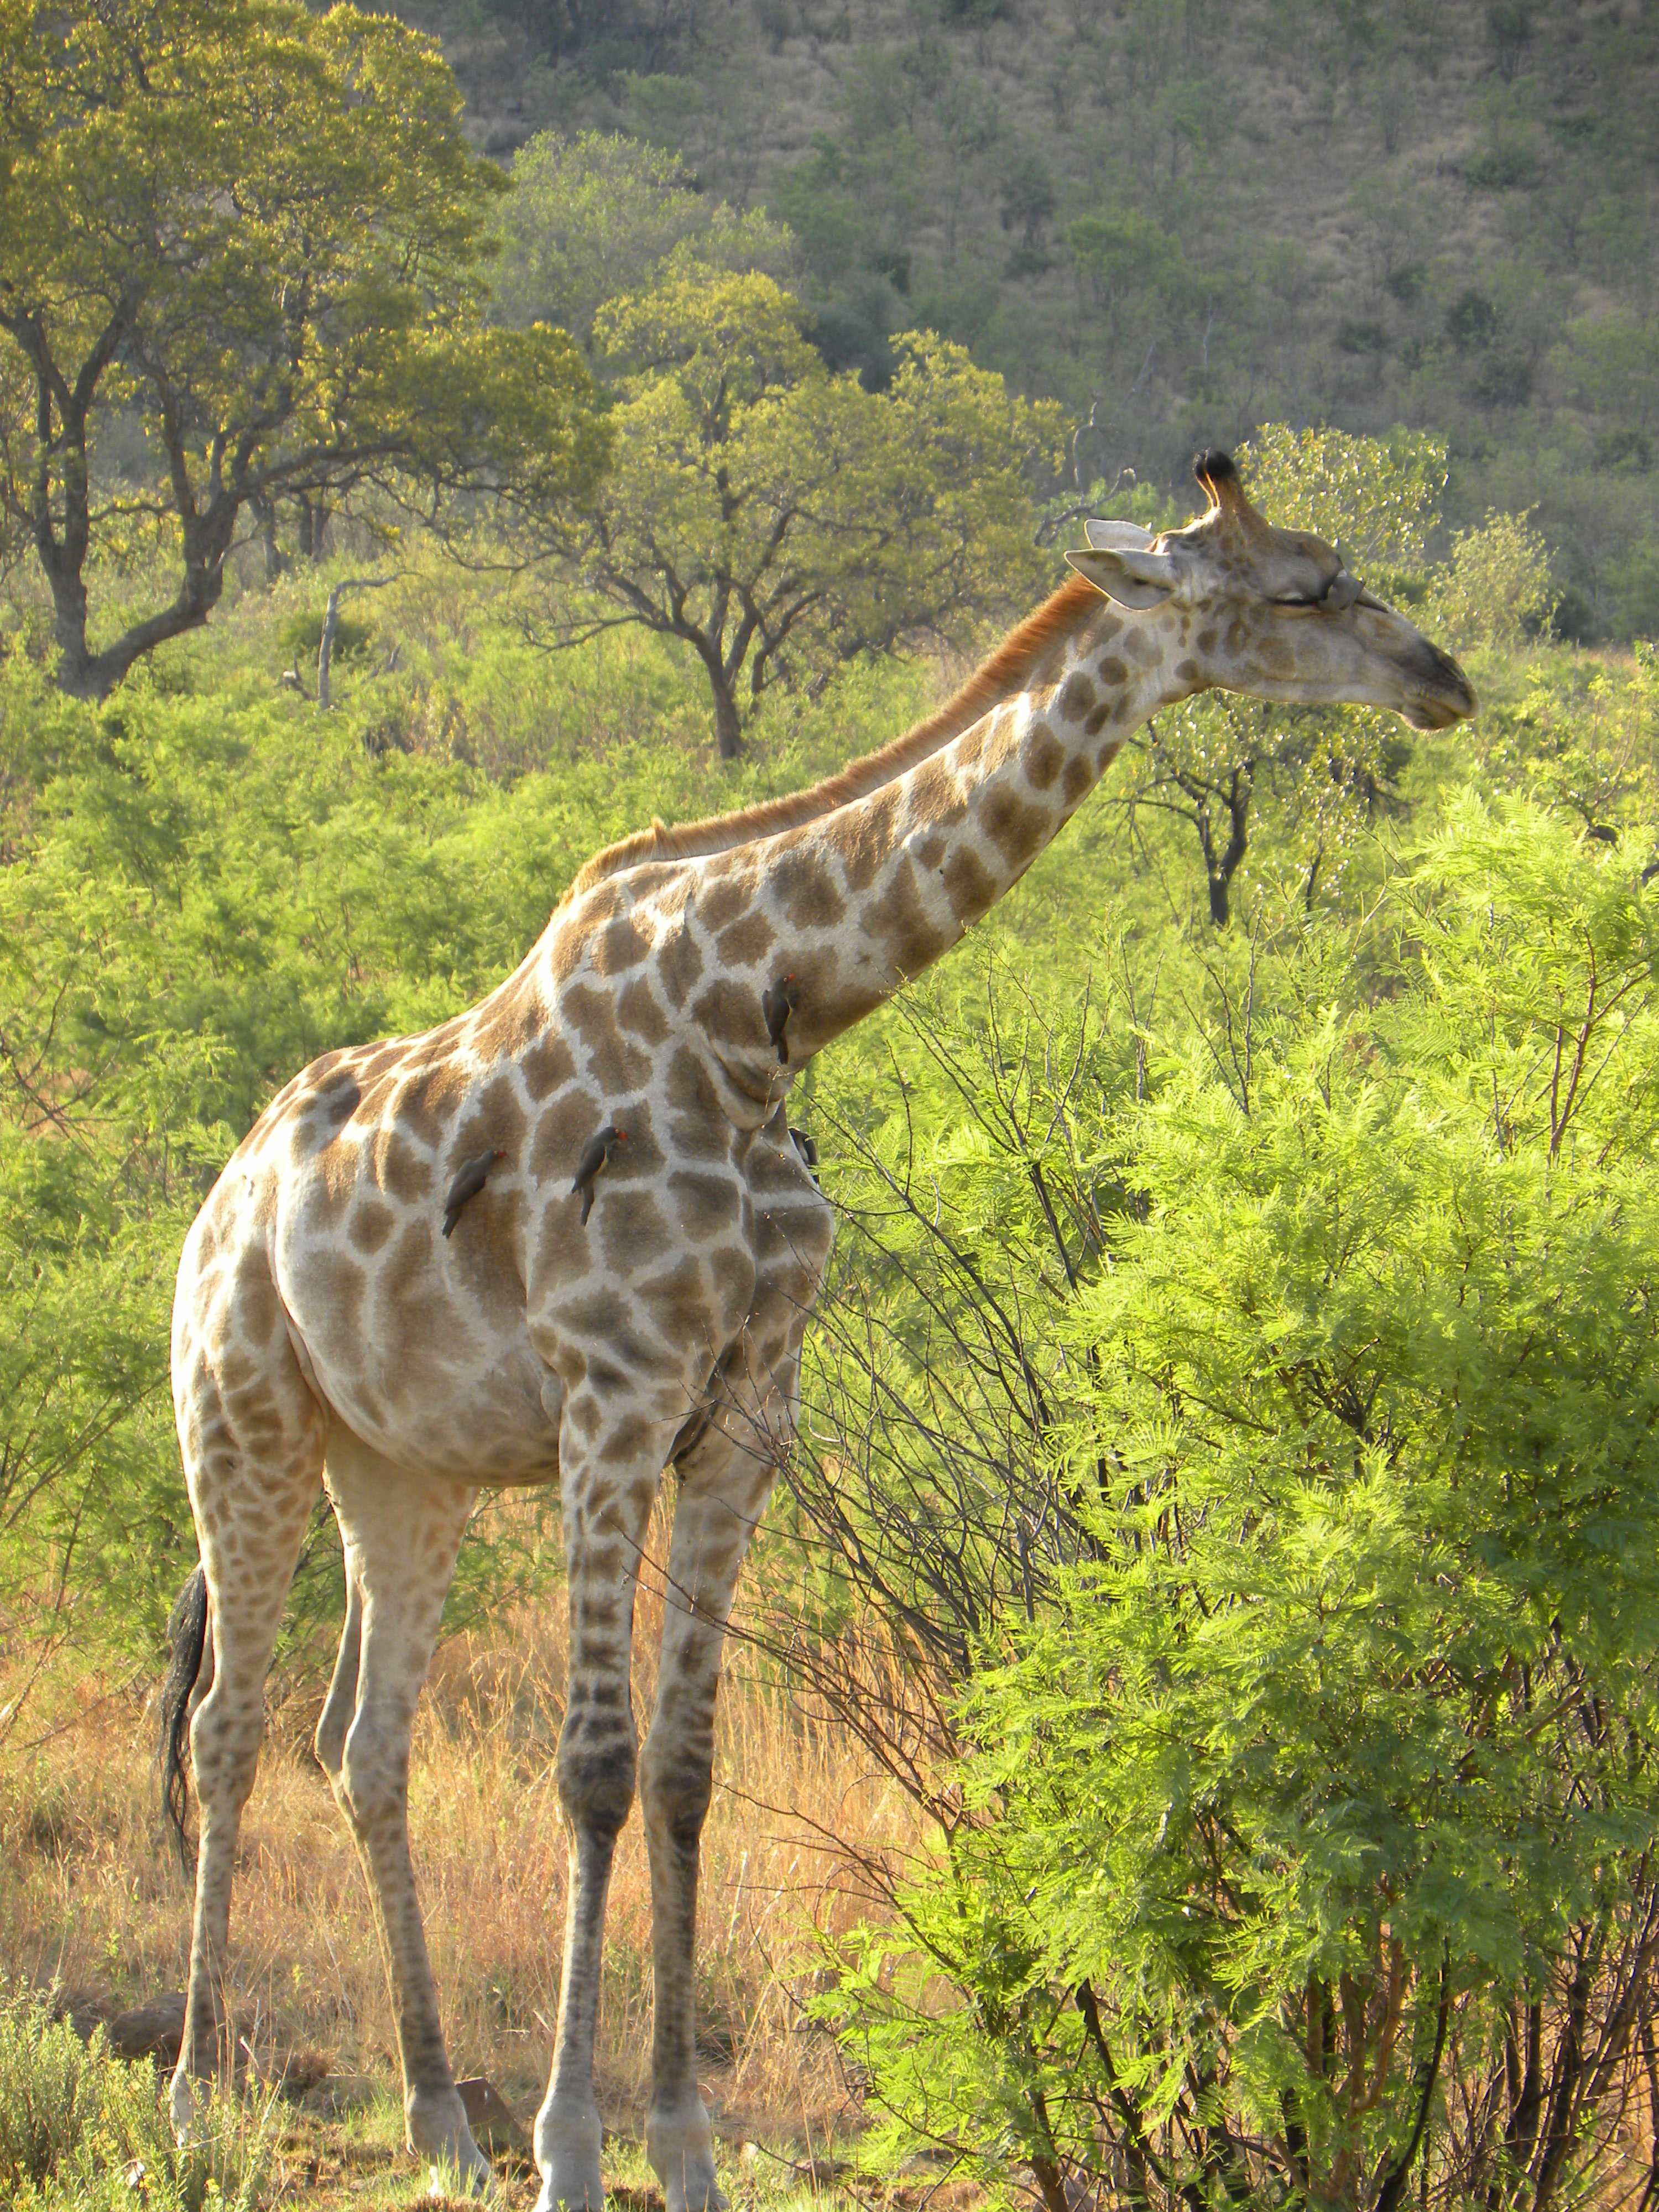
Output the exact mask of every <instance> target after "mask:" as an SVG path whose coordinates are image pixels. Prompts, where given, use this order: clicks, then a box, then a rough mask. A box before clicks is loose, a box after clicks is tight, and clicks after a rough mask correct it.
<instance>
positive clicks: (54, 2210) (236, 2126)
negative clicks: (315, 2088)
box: [0, 1982, 275, 2212]
mask: <svg viewBox="0 0 1659 2212" xmlns="http://www.w3.org/2000/svg"><path fill="white" fill-rule="evenodd" d="M274 2106H275V2100H274V2099H269V2098H268V2099H267V2100H265V2101H264V2106H263V2108H262V2109H259V2108H256V2107H255V2106H252V2105H246V2104H244V2103H242V2102H241V2101H240V2100H239V2099H238V2098H237V2097H236V2095H235V2094H234V2092H232V2093H223V2092H222V2093H214V2094H211V2095H210V2094H209V2093H207V2092H206V2091H205V2090H204V2092H203V2093H202V2096H201V2100H200V2109H199V2111H198V2113H197V2126H196V2130H195V2134H194V2137H193V2140H192V2141H191V2143H190V2144H189V2145H187V2146H185V2147H183V2148H181V2147H180V2146H179V2145H178V2144H177V2143H175V2142H174V2141H173V2124H172V2121H171V2119H170V2118H169V2117H168V2114H167V2108H166V2106H165V2103H164V2101H163V2088H162V2085H161V2081H160V2079H159V2077H158V2076H157V2074H156V2072H155V2069H154V2068H153V2067H152V2066H150V2065H149V2064H148V2063H142V2064H138V2065H131V2066H130V2065H125V2064H123V2063H122V2062H121V2061H120V2060H119V2059H118V2058H115V2057H112V2056H111V2053H110V2050H109V2045H108V2044H107V2043H106V2041H105V2039H104V2034H103V2031H102V2029H101V2028H100V2030H99V2031H98V2032H97V2033H96V2034H95V2035H94V2037H93V2039H92V2041H91V2042H90V2043H89V2044H83V2043H82V2041H81V2039H80V2038H79V2036H77V2035H76V2033H75V2030H74V2028H73V2027H70V2023H69V2022H68V2021H66V2020H58V2019H54V2018H53V2016H52V2007H51V2004H50V2002H49V2001H48V2000H47V1999H46V1997H44V1996H41V1995H40V1993H39V1992H37V1991H33V1990H23V1989H19V1988H15V1987H8V1986H7V1985H6V1984H4V1983H3V1982H0V2202H3V2203H6V2204H8V2205H11V2206H14V2207H15V2208H16V2209H17V2212H103V2208H106V2207H107V2208H108V2212H134V2208H142V2212H204V2207H206V2206H208V2205H212V2206H213V2207H214V2212H258V2208H259V2207H260V2206H262V2205H264V2204H265V2203H268V2202H269V2201H270V2197H271V2195H272V2194H273V2193H274V2192H273V2191H271V2190H270V2187H269V2186H268V2184H269V2179H270V2158H271V2151H272V2148H273V2136H272V2129H271V2118H272V2113H273V2111H274Z"/></svg>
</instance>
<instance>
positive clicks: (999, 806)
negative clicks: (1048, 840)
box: [979, 788, 1048, 868]
mask: <svg viewBox="0 0 1659 2212" xmlns="http://www.w3.org/2000/svg"><path fill="white" fill-rule="evenodd" d="M979 822H980V827H981V829H982V830H983V831H984V833H985V835H986V836H987V837H988V838H989V839H990V841H991V842H992V843H993V844H994V846H995V847H996V848H997V850H998V852H1000V854H1002V856H1003V858H1004V860H1006V861H1007V863H1008V865H1009V866H1010V867H1011V868H1019V867H1023V866H1024V865H1025V863H1026V862H1027V861H1029V860H1030V858H1031V856H1032V854H1034V853H1035V852H1036V849H1037V848H1038V847H1039V846H1040V845H1041V844H1042V836H1043V832H1044V831H1045V830H1046V829H1047V828H1048V816H1047V815H1046V814H1044V813H1043V812H1042V810H1041V808H1039V807H1036V806H1027V805H1025V803H1024V800H1023V799H1019V798H1018V796H1017V795H1016V794H1015V793H1013V792H1012V791H1008V790H1006V789H1002V788H998V789H996V790H994V791H992V792H990V793H988V794H987V798H986V800H985V804H984V805H982V806H981V808H980V810H979Z"/></svg>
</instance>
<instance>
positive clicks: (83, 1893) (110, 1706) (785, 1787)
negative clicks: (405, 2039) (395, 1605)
mask: <svg viewBox="0 0 1659 2212" xmlns="http://www.w3.org/2000/svg"><path fill="white" fill-rule="evenodd" d="M662 1540H663V1530H662V1529H661V1528H660V1527H658V1528H655V1529H653V1540H652V1541H651V1543H650V1545H649V1547H648V1553H649V1556H650V1557H651V1558H653V1559H660V1558H661V1557H662V1556H663V1541H662ZM563 1613H564V1608H563V1601H562V1595H555V1596H553V1597H551V1598H550V1599H549V1600H548V1601H547V1602H546V1604H545V1605H544V1606H542V1607H534V1608H528V1607H527V1608H525V1609H524V1610H523V1611H521V1612H520V1613H518V1614H516V1615H514V1616H512V1617H508V1618H503V1619H501V1620H496V1621H495V1622H493V1623H492V1624H491V1626H490V1629H489V1632H487V1633H483V1634H477V1635H468V1636H461V1637H458V1638H454V1639H453V1641H451V1642H450V1643H448V1644H446V1645H445V1646H444V1647H443V1648H442V1649H441V1650H440V1652H439V1655H438V1657H437V1660H436V1662H435V1665H434V1668H433V1674H432V1679H431V1681H430V1683H429V1685H428V1692H427V1694H426V1696H425V1698H424V1699H423V1700H422V1707H421V1711H420V1715H419V1717H418V1719H417V1722H416V1737H415V1755H414V1760H413V1766H412V1772H411V1781H410V1796H411V1819H410V1826H411V1830H412V1834H413V1840H414V1854H415V1862H416V1873H417V1876H418V1879H419V1881H420V1886H421V1894H422V1903H423V1905H424V1908H425V1913H426V1923H427V1931H428V1941H429V1943H430V1946H431V1950H432V1957H433V1965H434V1969H435V1972H436V1975H437V1978H438V1985H439V1990H440V1995H441V2001H442V2004H443V2008H444V2019H445V2024H446V2027H447V2033H448V2038H449V2045H450V2051H451V2054H452V2057H453V2061H454V2064H455V2069H456V2072H457V2074H458V2075H467V2074H471V2073H483V2074H488V2075H490V2076H491V2077H492V2078H493V2079H494V2081H495V2083H496V2084H497V2086H498V2087H499V2088H500V2089H501V2091H502V2093H504V2094H505V2095H506V2096H507V2099H508V2100H509V2101H510V2102H511V2103H512V2104H513V2105H514V2106H515V2107H516V2108H517V2109H518V2110H519V2112H520V2113H521V2114H524V2115H527V2114H528V2113H530V2112H533V2110H534V2108H535V2106H536V2104H537V2103H538V2100H539V2098H540V2094H541V2091H542V2087H543V2085H544V2081H545V2079H546V2075H547V2069H548V2065H549V2061H550V2054H551V2045H552V2029H551V2024H552V2022H553V2021H554V2020H555V2018H556V2011H557V2004H558V1968H559V1940H560V1933H561V1929H562V1915H563V1909H564V1893H565V1847H564V1837H563V1832H562V1827H561V1824H560V1819H559V1813H558V1807H557V1802H556V1793H555V1789H554V1784H553V1778H552V1771H551V1768H552V1754H553V1748H554V1745H555V1742H556V1737H557V1734H558V1727H559V1722H560V1718H561V1716H562V1710H563V1693H564V1682H565V1668H566V1644H565V1629H564V1618H563ZM660 1623H661V1596H660V1583H659V1578H658V1577H657V1576H656V1575H655V1574H654V1572H653V1571H652V1570H651V1569H650V1568H649V1567H647V1572H646V1574H645V1576H644V1577H642V1588H641V1598H640V1605H639V1616H638V1632H637V1636H636V1645H637V1649H638V1651H639V1654H640V1660H639V1663H638V1665H637V1667H636V1673H635V1710H636V1711H637V1712H638V1713H639V1714H640V1715H641V1720H643V1717H644V1716H646V1715H647V1714H648V1712H649V1710H650V1705H651V1698H652V1691H653V1679H654V1656H655V1650H656V1644H657V1638H658V1635H659V1631H660ZM22 1673H23V1670H22V1669H21V1667H19V1668H18V1669H17V1670H16V1674H17V1679H16V1681H15V1683H14V1684H13V1686H12V1688H13V1691H14V1692H15V1687H16V1686H19V1685H20V1684H21V1677H22ZM321 1687H322V1686H321V1685H320V1684H312V1685H307V1686H306V1687H305V1689H304V1690H303V1691H301V1692H299V1693H297V1694H294V1695H291V1696H289V1698H287V1699H285V1700H284V1702H283V1704H282V1705H280V1707H279V1708H278V1709H277V1710H276V1712H275V1714H274V1716H273V1718H272V1722H271V1725H270V1729H269V1731H268V1734H267V1737H266V1745H265V1752H264V1759H263V1761H262V1764H261V1768H260V1774H259V1780H258V1786H257V1788H256V1790H255V1792H254V1796H253V1797H252V1801H251V1802H250V1804H249V1806H248V1808H247V1813H246V1816H245V1819H244V1823H243V1829H242V1857H241V1864H240V1869H239V1873H238V1877H237V1887H236V1895H235V1901H234V1907H233V1916H232V1946H233V1951H234V1969H233V1982H232V1989H231V1996H232V2005H233V2011H234V2015H235V2018H236V2021H237V2023H238V2027H239V2029H240V2030H241V2031H242V2032H243V2033H245V2034H246V2037H247V2039H248V2041H249V2042H250V2044H251V2045H252V2047H253V2048H254V2049H255V2050H256V2051H260V2052H262V2053H264V2054H265V2055H266V2057H265V2063H270V2056H271V2055H272V2054H275V2055H276V2057H285V2056H286V2055H287V2054H289V2052H292V2051H296V2050H297V2051H305V2052H306V2053H307V2054H308V2057H309V2064H308V2067H307V2070H308V2071H311V2072H313V2073H320V2072H321V2071H322V2070H323V2062H326V2064H327V2067H328V2068H329V2069H331V2071H333V2072H334V2073H336V2074H345V2075H364V2076H368V2077H370V2078H372V2079H373V2080H374V2081H376V2082H377V2083H378V2084H379V2085H380V2087H383V2088H385V2089H386V2090H387V2091H391V2090H392V2088H393V2087H394V2085H395V2082H396V2079H397V2069H396V2063H395V2057H394V2055H393V2054H394V2044H393V2038H392V2019H391V2013H390V2008H389V2005H388V2002H387V1997H386V1986H385V1982H384V1978H383V1977H382V1973H381V1969H380V1957H379V1953H378V1951H377V1949H376V1947H375V1941H374V1930H373V1925H372V1923H371V1920H370V1917H369V1912H368V1900H367V1896H366V1893H365V1890H364V1887H363V1883H362V1876H361V1874H360V1872H359V1869H358V1866H357V1862H356V1857H355V1854H354V1852H353V1850H352V1848H351V1845H350V1843H349V1838H348V1836H347V1832H346V1830H345V1826H344V1822H343V1819H342V1817H341V1815H340V1814H339V1813H338V1812H337V1808H336V1807H335V1805H334V1802H333V1800H332V1798H331V1795H330V1793H329V1790H328V1787H327V1784H326V1783H325V1780H324V1778H323V1776H322V1774H321V1772H320V1771H319V1768H318V1767H317V1765H316V1764H315V1761H314V1760H313V1759H312V1757H311V1755H310V1750H309V1736H310V1729H311V1727H312V1725H313V1724H314V1721H315V1717H316V1712H317V1710H318V1708H319V1704H320V1697H321ZM8 1694H9V1692H8V1689H7V1686H6V1685H5V1684H4V1683H3V1682H0V1709H3V1706H4V1704H5V1699H6V1697H7V1696H8ZM154 1726H155V1721H154V1705H153V1686H152V1685H150V1684H149V1683H148V1682H144V1681H138V1682H135V1683H133V1684H131V1685H129V1686H125V1687H124V1688H122V1689H120V1690H118V1691H117V1692H114V1693H113V1694H112V1693H111V1691H110V1686H109V1684H108V1683H107V1681H95V1680H90V1679H87V1678H84V1677H82V1678H81V1679H67V1678H65V1677H64V1675H62V1674H59V1675H58V1677H56V1678H54V1679H51V1680H46V1681H43V1682H42V1683H41V1684H40V1685H39V1686H37V1687H36V1688H35V1690H34V1691H33V1694H32V1695H31V1696H30V1698H29V1700H28V1703H27V1706H26V1707H25V1708H24V1710H23V1714H22V1717H21V1721H20V1723H19V1724H18V1725H16V1726H15V1727H14V1728H13V1729H12V1730H11V1731H10V1734H9V1738H8V1740H7V1741H6V1743H5V1745H4V1747H3V1748H0V1954H3V1956H4V1958H5V1960H6V1961H7V1963H8V1965H9V1967H10V1968H11V1970H12V1972H14V1973H15V1974H19V1975H23V1976H27V1977H32V1978H35V1979H37V1980H40V1981H41V1982H50V1981H53V1980H56V1981H58V1982H60V1983H62V1984H64V1987H65V1988H66V1989H68V1990H71V1991H73V1990H98V1991H107V1992H109V1993H111V1994H112V1995H113V1996H116V1997H117V1998H119V1999H121V2000H123V2001H125V2002H139V2001H141V2000H143V1999H144V1998H146V1997H149V1996H154V1995H155V1994H156V1993H158V1992H160V1991H163V1990H179V1989H182V1987H183V1986H184V1978H185V1962H186V1959H187V1955H188V1942H189V1931H188V1898H187V1895H186V1891H185V1884H184V1881H183V1880H182V1878H181V1876H180V1874H179V1868H178V1864H177V1862H176V1859H174V1858H173V1857H171V1856H170V1854H169V1852H168V1850H167V1847H166V1844H165V1841H164V1838H163V1836H162V1832H161V1827H160V1824H159V1820H158V1816H157V1812H156V1800H155V1784H154V1777H153V1771H152V1768H151V1765H150V1759H151V1752H152V1744H153V1734H154ZM836 1838H844V1839H845V1840H846V1841H847V1842H848V1843H850V1844H854V1846H855V1847H857V1848H858V1849H860V1850H865V1851H868V1850H872V1849H877V1850H885V1849H897V1850H902V1849H904V1848H906V1847H907V1846H908V1844H910V1843H912V1842H914V1840H915V1826H914V1821H913V1818H912V1816H911V1814H910V1812H909V1808H908V1806H907V1804H906V1802H905V1801H904V1800H903V1798H902V1796H901V1794H900V1793H899V1791H898V1790H896V1788H895V1787H894V1786H893V1785H892V1784H890V1782H889V1781H887V1779H886V1778H884V1777H883V1776H881V1775H879V1774H878V1772H876V1771H874V1770H873V1767H872V1761H871V1760H870V1759H869V1758H868V1756H867V1755H866V1753H863V1752H862V1751H861V1750H860V1747H859V1746H858V1745H857V1744H856V1743H855V1742H854V1741H852V1740H851V1739H850V1738H849V1737H848V1735H847V1734H846V1732H845V1731H844V1730H842V1729H837V1728H836V1727H835V1726H833V1725H831V1724H828V1723H824V1722H823V1721H821V1720H814V1719H812V1718H811V1717H807V1716H805V1714H803V1712H802V1711H799V1709H797V1708H796V1707H794V1706H793V1705H792V1703H791V1701H790V1700H789V1699H788V1698H787V1696H786V1695H785V1694H783V1693H782V1692H780V1691H779V1690H777V1689H776V1688H775V1687H771V1686H768V1685H767V1683H766V1681H765V1680H763V1669H762V1668H760V1667H759V1666H758V1665H757V1662H755V1660H754V1658H753V1656H752V1655H751V1654H750V1652H749V1651H748V1650H746V1649H745V1647H744V1645H743V1644H741V1643H740V1642H734V1643H733V1644H732V1646H731V1648H730V1658H729V1664H728V1669H727V1675H726V1684H725V1686H724V1688H723V1690H722V1692H721V1704H720V1727H719V1733H718V1741H717V1750H716V1759H715V1791H714V1803H713V1807H712V1808H711V1810H710V1814H709V1817H708V1827H707V1830H706V1832H705V1836H704V1842H703V1857H702V1866H703V1878H702V1893H701V1929H702V1932H701V1941H700V1947H699V1948H700V1958H701V1967H700V1978H699V1994H700V2031H699V2033H700V2042H701V2043H702V2044H703V2045H705V2046H706V2054H707V2064H706V2068H705V2069H704V2073H703V2089H704V2094H705V2096H706V2097H707V2098H708V2101H709V2103H710V2105H711V2107H713V2108H714V2109H715V2111H716V2114H717V2121H718V2124H719V2125H720V2131H721V2132H722V2134H725V2135H726V2136H728V2138H730V2137H736V2136H750V2135H757V2136H761V2137H762V2138H763V2139H766V2140H779V2139H782V2140H788V2139H792V2138H793V2140H794V2141H796V2142H811V2143H813V2144H817V2145H822V2143H823V2142H824V2140H825V2139H826V2137H827V2136H829V2134H830V2133H832V2132H833V2131H834V2130H836V2127H837V2126H838V2125H839V2126H844V2125H845V2124H846V2122H847V2120H848V2118H849V2116H850V2114H851V2112H852V2103H851V2100H850V2099H849V2095H848V2087H847V2084H846V2082H845V2081H844V2079H843V2077H842V2071H841V2069H840V2066H839V2063H838V2061H837V2057H836V2053H835V2051H834V2050H833V2048H832V2047H831V2046H830V2045H829V2043H828V2041H827V2040H826V2039H825V2038H824V2037H823V2034H822V2033H819V2032H818V2031H817V2030H815V2029H812V2028H811V2027H808V2026H807V2025H806V2024H805V2021H803V2018H802V2014H801V2004H802V2001H803V1999H804V1998H805V1996H807V1995H808V1994H809V1993H810V1990H811V1987H812V1985H813V1975H814V1972H815V1970H816V1960H815V1958H814V1954H813V1951H812V1946H811V1931H812V1929H814V1928H815V1927H816V1928H818V1929H829V1930H839V1929H842V1928H844V1927H846V1926H847V1925H848V1924H849V1923H851V1922H852V1921H853V1920H854V1919H855V1918H857V1917H859V1916H860V1914H861V1913H863V1912H866V1911H867V1910H868V1909H869V1907H868V1903H867V1900H866V1899H865V1898H864V1897H863V1896H862V1895H861V1894H860V1885H859V1883H858V1881H857V1879H856V1877H855V1875H854V1874H853V1872H852V1870H851V1865H850V1862H849V1860H848V1857H847V1856H846V1855H845V1853H844V1852H842V1850H838V1849H837V1847H836V1841H835V1839H836ZM650 2017H651V1985H650V1893H649V1886H648V1881H647V1869H646V1864H645V1852H644V1846H643V1842H642V1839H641V1833H640V1826H639V1820H638V1817H637V1814H636V1815H635V1818H634V1819H633V1820H631V1821H630V1822H629V1826H628V1828H627V1830H626V1831H625V1832H624V1834H623V1838H622V1840H621V1843H620V1845H619V1847H618V1852H617V1869H616V1875H615V1880H614V1882H613V1886H612V1889H611V1911H610V1921H609V1948H608V1959H607V1971H606V1978H605V1997H604V2003H603V2007H602V2015H601V2023H600V2045H599V2086H600V2102H601V2106H602V2107H603V2109H604V2111H605V2118H606V2120H607V2122H608V2124H611V2126H612V2127H613V2128H616V2129H617V2130H619V2131H620V2132H622V2133H623V2134H626V2135H637V2133H638V2132H639V2129H640V2125H641V2121H642V2118H643V2106H644V2098H645V2094H646V2091H647V2066H648V2057H649V2039H650Z"/></svg>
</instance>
